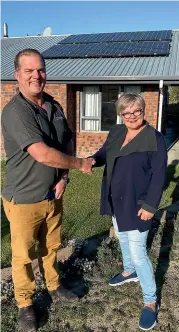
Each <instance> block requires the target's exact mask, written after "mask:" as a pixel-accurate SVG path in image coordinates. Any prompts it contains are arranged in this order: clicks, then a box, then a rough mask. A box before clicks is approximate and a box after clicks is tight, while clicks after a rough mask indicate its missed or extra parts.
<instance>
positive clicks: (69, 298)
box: [49, 285, 79, 303]
mask: <svg viewBox="0 0 179 332" xmlns="http://www.w3.org/2000/svg"><path fill="white" fill-rule="evenodd" d="M49 293H50V295H51V298H52V301H53V302H54V303H56V302H59V301H63V302H68V303H73V302H77V301H78V300H79V298H78V296H77V295H76V294H74V293H72V292H71V291H70V290H68V289H66V288H64V287H63V286H61V285H60V286H59V287H57V289H55V290H53V291H50V292H49Z"/></svg>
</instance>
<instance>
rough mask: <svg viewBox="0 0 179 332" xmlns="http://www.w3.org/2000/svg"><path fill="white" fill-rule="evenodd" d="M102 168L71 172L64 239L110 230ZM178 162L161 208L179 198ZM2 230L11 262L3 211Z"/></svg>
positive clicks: (6, 258)
mask: <svg viewBox="0 0 179 332" xmlns="http://www.w3.org/2000/svg"><path fill="white" fill-rule="evenodd" d="M1 173H2V174H1V177H2V187H3V185H4V181H5V162H4V161H3V162H2V172H1ZM102 173H103V168H99V169H95V170H94V174H93V175H86V174H83V173H81V172H80V171H76V170H73V171H70V179H71V180H70V184H69V186H68V187H67V189H66V192H65V195H64V217H63V226H62V237H63V240H65V241H66V240H69V239H72V238H81V239H84V238H89V237H91V236H94V235H98V234H101V233H103V232H105V231H107V230H108V229H109V227H110V225H111V218H109V217H101V216H100V214H99V205H100V188H101V179H102ZM178 179H179V165H177V166H173V165H171V166H169V167H168V170H167V178H166V185H165V190H164V193H163V197H162V201H161V204H160V207H161V208H163V207H165V206H167V205H169V204H171V203H172V202H174V201H176V200H179V181H178ZM1 218H2V220H1V229H2V242H1V245H2V265H8V264H9V263H10V259H11V248H10V234H9V223H8V221H7V219H6V217H5V215H4V212H3V209H2V212H1Z"/></svg>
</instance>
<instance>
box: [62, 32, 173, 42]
mask: <svg viewBox="0 0 179 332" xmlns="http://www.w3.org/2000/svg"><path fill="white" fill-rule="evenodd" d="M171 37H172V30H162V31H136V32H114V33H95V34H81V35H72V36H69V37H67V38H65V39H63V40H62V41H60V42H59V44H75V43H77V44H83V43H85V44H86V43H103V42H115V41H116V42H125V41H165V40H171Z"/></svg>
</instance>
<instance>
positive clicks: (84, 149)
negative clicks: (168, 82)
mask: <svg viewBox="0 0 179 332" xmlns="http://www.w3.org/2000/svg"><path fill="white" fill-rule="evenodd" d="M16 87H17V85H16V83H2V85H1V108H3V107H4V106H5V105H6V104H7V103H8V102H9V100H10V99H11V98H12V97H13V96H14V95H15V93H16ZM45 91H46V92H47V93H49V94H51V95H52V96H53V97H54V98H55V99H56V100H57V101H58V102H59V103H60V104H61V106H62V107H63V110H64V113H65V116H66V117H67V120H68V123H69V126H70V128H71V129H72V130H73V138H74V145H75V148H76V154H77V155H78V156H80V157H82V156H89V155H91V154H93V153H94V152H95V151H97V150H98V149H99V148H100V147H101V146H102V145H103V143H104V141H105V139H106V137H107V134H106V133H91V132H80V93H79V91H80V87H79V86H77V85H70V84H69V85H66V84H58V83H54V84H49V83H47V84H46V88H45ZM144 99H145V102H146V120H147V121H148V122H149V123H150V124H151V125H153V126H154V127H155V128H156V126H157V113H158V101H159V92H158V87H157V86H144ZM1 157H2V158H4V157H5V152H4V144H3V138H2V141H1Z"/></svg>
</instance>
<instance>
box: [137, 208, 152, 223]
mask: <svg viewBox="0 0 179 332" xmlns="http://www.w3.org/2000/svg"><path fill="white" fill-rule="evenodd" d="M137 215H138V217H140V218H141V219H142V220H145V221H147V220H150V219H152V217H153V216H154V213H150V212H148V211H146V210H144V209H142V208H141V209H140V210H139V212H138V214H137Z"/></svg>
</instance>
